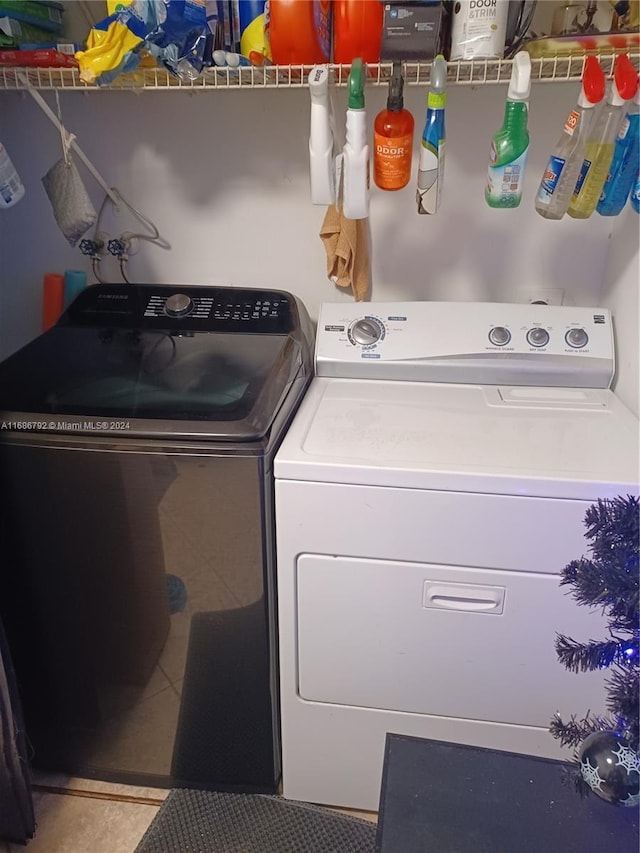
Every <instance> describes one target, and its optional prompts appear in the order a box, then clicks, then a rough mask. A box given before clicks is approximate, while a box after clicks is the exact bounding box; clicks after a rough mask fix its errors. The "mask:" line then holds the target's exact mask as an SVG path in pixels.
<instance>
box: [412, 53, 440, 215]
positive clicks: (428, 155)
mask: <svg viewBox="0 0 640 853" xmlns="http://www.w3.org/2000/svg"><path fill="white" fill-rule="evenodd" d="M446 85H447V63H446V61H445V58H444V56H442V54H438V56H436V58H435V59H434V60H433V65H432V66H431V78H430V83H429V94H428V96H427V118H426V121H425V125H424V131H423V132H422V144H421V146H420V160H419V162H418V189H417V191H416V202H417V204H418V213H435V212H436V211H437V209H438V207H439V206H440V196H441V195H442V183H443V180H444V147H445V139H446V135H445V126H444V108H445V105H446V103H447V95H446V91H445V89H446Z"/></svg>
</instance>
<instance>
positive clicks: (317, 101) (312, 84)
mask: <svg viewBox="0 0 640 853" xmlns="http://www.w3.org/2000/svg"><path fill="white" fill-rule="evenodd" d="M309 95H310V96H311V127H310V130H309V174H310V178H311V203H312V204H323V205H330V204H334V202H335V200H336V190H335V164H334V150H333V149H334V140H333V132H332V127H331V109H330V103H329V66H328V65H315V66H314V67H313V68H312V69H311V71H310V73H309Z"/></svg>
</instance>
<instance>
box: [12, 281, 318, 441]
mask: <svg viewBox="0 0 640 853" xmlns="http://www.w3.org/2000/svg"><path fill="white" fill-rule="evenodd" d="M299 308H300V306H299V305H298V303H297V301H296V300H295V299H294V297H292V296H291V295H290V294H287V293H284V292H282V291H266V290H263V291H261V290H248V289H241V288H206V287H182V286H180V287H160V286H153V285H131V286H126V285H96V286H94V287H91V288H88V289H87V290H86V291H85V292H84V293H83V294H81V296H80V297H79V298H78V299H77V300H76V301H75V302H74V303H73V304H72V305H71V306H70V308H69V309H68V311H67V312H66V313H65V314H64V315H63V317H62V318H61V319H60V321H59V322H58V323H57V324H56V325H55V326H54V327H53V328H52V329H50V330H49V331H48V332H46V333H45V334H43V335H41V336H39V337H38V338H36V339H35V340H34V341H32V342H31V343H30V344H28V345H27V346H25V347H24V348H23V349H21V350H20V351H18V352H17V353H15V354H14V355H13V356H11V357H10V358H9V359H7V360H6V361H5V362H3V363H2V364H1V365H0V387H1V388H2V409H3V411H1V412H0V422H2V423H3V424H5V429H7V428H8V429H16V430H20V429H22V430H28V431H32V430H35V431H38V432H51V431H53V432H73V433H74V434H75V433H93V434H95V433H96V432H98V433H101V434H104V433H113V434H118V435H120V436H122V437H126V436H131V435H147V436H148V435H154V436H157V435H162V436H171V437H176V436H181V437H185V438H191V437H207V438H211V437H214V438H219V439H224V440H237V441H251V440H256V439H260V438H262V437H263V436H264V435H265V434H266V433H267V432H268V430H269V429H270V427H271V425H272V423H273V421H274V419H275V417H276V415H277V414H278V412H279V410H280V408H281V407H282V406H283V405H284V404H285V400H286V398H287V394H288V393H289V390H290V388H291V386H292V384H293V383H294V382H295V381H296V378H297V377H299V376H300V374H301V373H304V372H305V371H307V373H308V372H310V370H311V354H310V349H309V343H308V342H307V341H306V340H305V336H304V334H303V331H302V328H301V322H300V315H299Z"/></svg>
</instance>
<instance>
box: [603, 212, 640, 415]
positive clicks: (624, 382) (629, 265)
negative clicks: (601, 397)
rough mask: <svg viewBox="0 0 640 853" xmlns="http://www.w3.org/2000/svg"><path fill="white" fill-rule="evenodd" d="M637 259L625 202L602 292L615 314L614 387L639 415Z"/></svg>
mask: <svg viewBox="0 0 640 853" xmlns="http://www.w3.org/2000/svg"><path fill="white" fill-rule="evenodd" d="M639 285H640V261H639V260H638V216H637V214H636V213H635V212H634V210H633V209H632V208H631V206H630V205H627V207H626V208H625V210H624V211H623V212H622V214H621V215H620V217H619V218H618V221H617V222H616V227H615V229H614V232H613V235H612V237H611V242H610V247H609V264H608V270H607V275H606V276H605V283H604V288H603V292H602V306H603V307H605V308H609V309H610V310H611V312H612V313H613V317H614V331H615V339H616V349H617V362H618V363H617V366H616V378H615V384H614V388H615V391H616V393H617V394H618V396H619V397H620V398H621V400H622V401H623V402H624V403H625V405H626V406H627V407H628V408H630V409H631V411H633V412H635V414H636V415H637V414H638V408H639V407H638V396H639V392H640V389H639V383H640V379H639V378H638V367H639V362H640V354H639V352H638V337H639V336H640V308H639V305H638V290H639Z"/></svg>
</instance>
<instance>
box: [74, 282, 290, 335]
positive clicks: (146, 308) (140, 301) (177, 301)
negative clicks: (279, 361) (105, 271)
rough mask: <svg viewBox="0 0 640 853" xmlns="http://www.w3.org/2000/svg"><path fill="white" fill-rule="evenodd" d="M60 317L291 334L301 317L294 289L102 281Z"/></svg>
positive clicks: (89, 322) (185, 329)
mask: <svg viewBox="0 0 640 853" xmlns="http://www.w3.org/2000/svg"><path fill="white" fill-rule="evenodd" d="M61 322H63V323H64V324H71V325H79V326H109V327H113V326H115V327H120V326H121V327H125V328H141V329H163V330H169V331H170V332H173V331H175V332H176V333H177V334H190V333H192V332H194V333H195V332H224V333H237V332H247V333H252V334H255V333H261V334H286V333H288V332H290V331H292V330H293V328H294V327H295V325H296V323H297V306H296V305H295V300H294V299H293V297H292V296H291V294H289V293H286V292H285V291H279V290H258V289H253V288H244V287H206V286H201V287H200V286H198V287H195V286H182V285H175V286H169V285H149V284H136V285H124V284H119V285H118V284H103V285H95V286H93V287H88V288H86V290H84V291H83V292H82V293H81V294H80V295H79V296H78V298H77V299H76V300H74V302H73V303H72V304H71V305H70V306H69V309H68V310H67V312H66V313H65V315H63V318H62V319H61Z"/></svg>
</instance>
